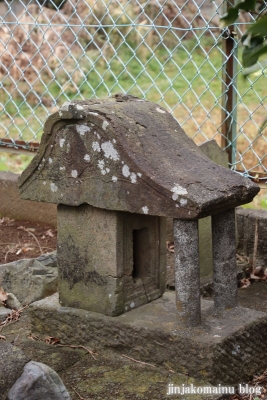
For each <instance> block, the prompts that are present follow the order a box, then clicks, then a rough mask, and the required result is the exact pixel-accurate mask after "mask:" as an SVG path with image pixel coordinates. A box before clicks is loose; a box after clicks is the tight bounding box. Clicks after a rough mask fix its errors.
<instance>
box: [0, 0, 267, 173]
mask: <svg viewBox="0 0 267 400" xmlns="http://www.w3.org/2000/svg"><path fill="white" fill-rule="evenodd" d="M60 1H61V0H59V2H58V1H57V0H54V2H53V1H52V0H46V1H42V2H41V1H38V0H12V1H7V0H5V1H4V2H0V18H1V25H0V54H1V59H0V76H1V89H0V113H1V118H0V147H1V146H2V148H6V147H7V146H8V147H9V148H10V147H11V148H13V149H14V148H18V149H29V148H35V147H36V146H35V145H34V143H38V142H39V140H40V136H41V134H42V126H43V123H44V121H45V119H46V118H47V116H48V115H49V114H50V113H51V112H53V111H55V110H56V109H57V108H58V107H59V106H60V105H61V104H62V103H63V102H64V101H66V100H71V99H83V98H93V97H104V96H109V95H111V94H114V93H117V92H127V93H130V94H132V95H135V96H139V97H141V98H146V99H148V100H151V101H154V102H158V103H160V104H161V105H162V106H164V107H165V108H167V109H168V110H169V111H170V112H171V113H172V114H173V115H174V117H175V118H177V120H178V121H179V123H180V124H181V125H182V126H183V128H184V130H185V131H186V133H187V134H188V135H189V136H191V137H192V138H193V139H194V140H195V141H196V142H197V143H198V144H200V143H201V142H204V141H206V140H209V139H215V140H216V141H217V142H218V143H219V144H221V143H223V146H224V147H226V148H227V149H228V151H229V155H230V160H231V163H232V166H233V167H234V168H235V169H237V170H242V171H245V173H246V174H248V175H250V176H251V175H253V174H254V175H255V173H259V172H261V173H263V174H264V173H267V157H266V155H267V154H266V153H267V143H266V138H265V136H264V131H260V129H259V127H260V125H261V122H262V120H263V119H264V117H265V114H266V102H265V100H266V94H265V75H264V72H261V73H260V75H258V76H257V77H256V78H253V79H252V78H248V79H247V80H246V81H245V80H243V79H242V71H241V64H240V61H239V59H238V55H237V46H238V43H239V41H240V37H241V31H244V25H245V24H246V23H247V22H246V21H245V19H243V20H241V21H240V22H239V24H238V25H237V26H236V28H235V32H228V31H227V30H225V29H224V30H221V28H220V26H219V23H220V21H219V19H220V15H222V14H223V12H224V11H225V6H226V3H225V2H223V0H215V1H213V2H211V1H210V0H204V1H203V0H187V1H182V0H139V1H138V0H66V1H64V0H63V1H62V2H61V3H60ZM263 177H264V175H263Z"/></svg>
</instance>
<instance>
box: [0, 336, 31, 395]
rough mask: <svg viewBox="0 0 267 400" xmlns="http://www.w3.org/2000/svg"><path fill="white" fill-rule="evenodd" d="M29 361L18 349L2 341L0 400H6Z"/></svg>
mask: <svg viewBox="0 0 267 400" xmlns="http://www.w3.org/2000/svg"><path fill="white" fill-rule="evenodd" d="M28 361H29V359H28V358H27V357H26V356H25V354H24V353H23V352H22V351H21V350H20V349H19V348H18V347H15V346H13V345H11V344H10V343H6V342H3V341H0V400H6V395H7V392H8V390H9V389H10V388H11V387H12V385H13V384H14V383H15V382H16V380H17V379H18V378H19V377H20V375H21V374H22V372H23V367H24V365H25V364H26V363H27V362H28Z"/></svg>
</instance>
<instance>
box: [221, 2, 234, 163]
mask: <svg viewBox="0 0 267 400" xmlns="http://www.w3.org/2000/svg"><path fill="white" fill-rule="evenodd" d="M234 3H235V0H232V1H228V0H225V1H224V4H223V7H224V10H223V11H224V13H226V12H227V11H228V10H229V8H230V7H232V6H233V5H234ZM235 36H236V32H235V30H234V26H233V25H231V26H229V27H227V28H226V29H225V30H224V31H223V33H222V38H223V41H222V51H223V68H222V82H223V83H222V94H223V96H222V125H221V134H222V137H221V146H222V148H225V149H226V151H227V153H228V157H229V164H230V166H231V165H234V164H235V159H236V157H235V154H236V121H237V90H236V84H237V83H236V72H237V59H238V58H237V57H238V46H237V42H236V41H235Z"/></svg>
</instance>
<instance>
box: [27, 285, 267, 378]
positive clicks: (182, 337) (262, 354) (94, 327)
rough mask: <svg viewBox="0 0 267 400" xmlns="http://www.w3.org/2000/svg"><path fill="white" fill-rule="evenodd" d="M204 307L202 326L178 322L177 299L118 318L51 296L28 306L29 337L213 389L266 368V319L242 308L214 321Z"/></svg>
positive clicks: (204, 305) (169, 295)
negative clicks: (115, 355) (117, 357)
mask: <svg viewBox="0 0 267 400" xmlns="http://www.w3.org/2000/svg"><path fill="white" fill-rule="evenodd" d="M212 310H213V303H212V302H211V301H209V300H204V301H202V326H201V327H198V328H193V329H190V330H189V329H188V330H185V329H184V328H183V329H182V328H179V326H178V325H177V322H176V306H175V293H174V292H167V293H165V294H164V295H163V297H162V298H160V299H157V300H155V301H153V302H151V303H148V304H146V305H143V306H141V307H139V308H137V309H134V310H132V311H130V312H129V313H126V314H122V315H120V316H118V317H109V316H106V315H103V314H99V313H94V312H89V311H85V310H80V309H74V308H68V307H61V306H60V305H59V302H58V296H57V295H53V296H51V297H47V298H46V299H44V300H40V301H38V302H35V303H33V304H32V305H31V306H30V315H31V325H32V327H31V328H32V334H34V335H38V336H39V337H44V336H52V337H57V338H59V339H60V340H61V342H62V343H66V344H75V345H78V344H79V345H87V346H90V348H92V349H94V350H97V349H98V350H99V349H107V348H109V349H112V350H115V351H117V352H119V353H122V354H126V355H128V356H130V357H133V358H135V359H137V360H142V361H145V362H149V363H154V364H164V365H168V367H169V368H171V369H173V370H175V371H176V372H181V373H183V374H186V373H188V374H189V376H192V377H195V378H201V379H204V380H205V381H209V382H210V383H212V384H214V385H216V384H237V383H241V382H243V381H246V380H247V379H249V378H250V377H251V376H252V375H253V374H255V373H256V372H260V371H262V370H263V369H264V368H266V356H267V340H266V339H267V314H266V313H263V312H259V311H255V310H251V309H248V308H244V307H237V308H235V309H232V310H229V311H227V312H225V315H224V316H223V317H221V318H215V317H213V312H212Z"/></svg>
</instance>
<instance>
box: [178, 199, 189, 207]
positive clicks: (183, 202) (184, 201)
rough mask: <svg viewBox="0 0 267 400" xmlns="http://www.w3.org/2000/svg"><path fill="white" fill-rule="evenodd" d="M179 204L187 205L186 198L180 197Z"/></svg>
mask: <svg viewBox="0 0 267 400" xmlns="http://www.w3.org/2000/svg"><path fill="white" fill-rule="evenodd" d="M179 202H180V204H181V206H186V205H187V199H180V201H179Z"/></svg>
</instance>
